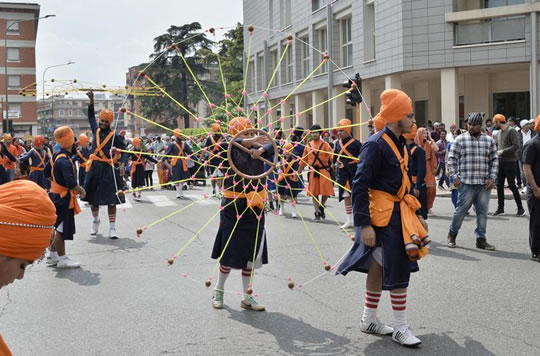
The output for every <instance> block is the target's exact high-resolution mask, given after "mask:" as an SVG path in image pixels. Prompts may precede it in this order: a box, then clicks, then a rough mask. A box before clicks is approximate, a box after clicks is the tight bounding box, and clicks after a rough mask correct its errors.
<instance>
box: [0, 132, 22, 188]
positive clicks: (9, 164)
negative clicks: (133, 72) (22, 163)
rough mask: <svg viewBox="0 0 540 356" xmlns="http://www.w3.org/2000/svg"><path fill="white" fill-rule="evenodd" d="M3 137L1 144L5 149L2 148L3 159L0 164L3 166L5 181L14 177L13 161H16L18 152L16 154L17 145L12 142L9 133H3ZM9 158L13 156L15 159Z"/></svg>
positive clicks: (9, 180)
mask: <svg viewBox="0 0 540 356" xmlns="http://www.w3.org/2000/svg"><path fill="white" fill-rule="evenodd" d="M3 139H4V142H3V144H4V146H5V148H6V149H5V150H2V151H4V152H3V155H4V159H3V161H2V164H3V166H4V168H5V175H6V181H7V182H11V181H12V180H13V179H15V163H16V162H18V157H19V154H18V150H17V147H16V146H15V145H14V144H13V137H11V135H10V134H8V133H5V134H4V135H3ZM7 153H9V156H8V155H7ZM6 158H7V159H6ZM11 158H15V159H11ZM0 159H1V157H0ZM0 183H1V182H0Z"/></svg>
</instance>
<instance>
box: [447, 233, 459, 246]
mask: <svg viewBox="0 0 540 356" xmlns="http://www.w3.org/2000/svg"><path fill="white" fill-rule="evenodd" d="M456 237H457V234H454V233H452V232H448V237H447V241H448V242H447V245H448V247H450V248H454V247H456Z"/></svg>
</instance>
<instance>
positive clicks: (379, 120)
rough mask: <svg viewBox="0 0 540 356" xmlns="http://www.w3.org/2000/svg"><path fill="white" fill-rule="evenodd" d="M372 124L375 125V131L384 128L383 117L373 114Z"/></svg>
mask: <svg viewBox="0 0 540 356" xmlns="http://www.w3.org/2000/svg"><path fill="white" fill-rule="evenodd" d="M373 126H375V131H377V132H379V131H382V130H383V129H384V119H383V118H382V117H380V116H378V115H377V116H375V118H374V119H373Z"/></svg>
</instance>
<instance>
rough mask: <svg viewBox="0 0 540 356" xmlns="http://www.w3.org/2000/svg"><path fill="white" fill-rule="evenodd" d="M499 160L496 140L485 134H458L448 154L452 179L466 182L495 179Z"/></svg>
mask: <svg viewBox="0 0 540 356" xmlns="http://www.w3.org/2000/svg"><path fill="white" fill-rule="evenodd" d="M498 169H499V160H498V158H497V146H496V145H495V141H494V140H493V139H492V138H491V137H489V136H486V135H485V134H481V135H480V136H477V137H475V136H471V135H469V134H468V133H465V134H463V135H460V136H458V138H457V139H456V141H455V142H454V144H453V145H452V148H451V149H450V153H449V154H448V171H449V172H450V176H451V177H452V179H459V180H461V182H463V183H465V184H486V181H487V180H488V179H489V180H492V181H495V179H496V178H497V170H498Z"/></svg>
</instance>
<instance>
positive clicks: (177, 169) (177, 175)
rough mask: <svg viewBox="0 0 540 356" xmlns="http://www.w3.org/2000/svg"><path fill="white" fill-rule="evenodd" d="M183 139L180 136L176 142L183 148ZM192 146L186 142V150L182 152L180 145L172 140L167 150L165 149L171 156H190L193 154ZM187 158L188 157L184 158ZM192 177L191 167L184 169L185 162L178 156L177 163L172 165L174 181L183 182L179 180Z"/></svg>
mask: <svg viewBox="0 0 540 356" xmlns="http://www.w3.org/2000/svg"><path fill="white" fill-rule="evenodd" d="M182 142H183V141H182V140H180V139H179V138H177V139H176V143H178V146H180V148H182ZM191 153H192V152H191V148H190V147H189V145H188V144H187V143H185V142H184V152H183V153H182V154H180V150H179V149H178V147H177V146H176V145H175V144H174V142H171V144H170V145H169V147H168V148H167V151H165V154H166V155H170V156H182V157H185V156H189V155H190V154H191ZM184 159H186V158H184ZM189 178H190V174H189V169H188V168H187V167H186V169H184V164H183V163H182V159H181V158H178V161H177V162H176V165H175V166H173V167H172V181H173V182H177V183H181V182H179V181H184V180H187V179H189Z"/></svg>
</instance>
